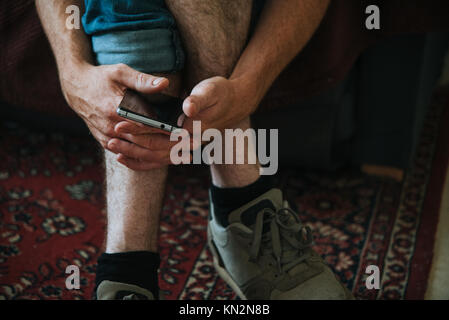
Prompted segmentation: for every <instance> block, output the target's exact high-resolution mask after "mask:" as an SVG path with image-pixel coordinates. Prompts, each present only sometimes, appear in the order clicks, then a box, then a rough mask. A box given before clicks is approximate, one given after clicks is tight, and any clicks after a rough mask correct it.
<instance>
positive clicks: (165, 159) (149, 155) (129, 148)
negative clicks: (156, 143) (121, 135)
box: [107, 139, 170, 164]
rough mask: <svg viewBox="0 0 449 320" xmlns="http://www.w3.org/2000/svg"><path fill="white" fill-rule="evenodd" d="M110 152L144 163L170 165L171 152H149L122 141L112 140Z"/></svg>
mask: <svg viewBox="0 0 449 320" xmlns="http://www.w3.org/2000/svg"><path fill="white" fill-rule="evenodd" d="M107 147H108V150H110V151H112V152H114V153H116V154H118V153H121V154H123V155H124V156H126V157H129V158H133V159H139V160H142V161H151V162H160V163H167V164H168V163H170V150H169V149H167V150H155V151H154V150H149V149H146V148H142V147H140V146H138V145H136V144H134V143H131V142H127V141H124V140H120V139H111V140H110V141H109V142H108V144H107Z"/></svg>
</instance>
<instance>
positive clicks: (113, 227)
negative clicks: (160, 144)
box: [105, 151, 167, 253]
mask: <svg viewBox="0 0 449 320" xmlns="http://www.w3.org/2000/svg"><path fill="white" fill-rule="evenodd" d="M105 163H106V177H107V179H106V180H107V183H106V188H107V213H108V230H107V240H106V252H107V253H117V252H126V251H152V252H157V249H158V247H157V239H158V238H157V236H158V230H159V214H160V212H161V207H162V201H163V198H164V191H165V180H166V177H167V168H163V169H157V170H151V171H148V172H141V171H132V170H130V169H128V168H126V167H125V166H123V165H121V164H120V163H118V162H117V160H116V155H115V154H113V153H111V152H109V151H106V152H105Z"/></svg>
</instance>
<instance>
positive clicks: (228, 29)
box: [166, 0, 259, 187]
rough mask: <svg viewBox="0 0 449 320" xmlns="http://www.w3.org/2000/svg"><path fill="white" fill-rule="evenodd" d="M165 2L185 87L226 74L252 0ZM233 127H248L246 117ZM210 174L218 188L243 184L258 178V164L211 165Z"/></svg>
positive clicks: (244, 34) (246, 24)
mask: <svg viewBox="0 0 449 320" xmlns="http://www.w3.org/2000/svg"><path fill="white" fill-rule="evenodd" d="M166 3H167V6H168V7H169V8H170V10H171V12H172V14H173V16H174V17H175V19H176V22H177V25H178V28H179V30H180V33H181V37H182V39H183V42H184V46H185V48H186V51H187V62H188V64H187V68H186V71H187V72H186V75H187V86H188V89H191V88H192V87H193V86H194V85H196V84H197V83H199V82H200V81H201V80H204V79H207V78H210V77H213V76H223V77H228V76H229V75H230V73H231V72H232V70H233V68H234V66H235V64H236V62H237V60H238V59H239V57H240V54H241V52H242V50H243V48H244V46H245V44H246V41H247V37H248V30H249V24H250V18H251V10H252V0H229V1H223V0H210V1H203V0H166ZM235 128H240V129H242V130H246V129H248V128H250V120H249V118H248V119H245V120H244V121H242V122H241V123H238V124H236V125H235ZM234 151H236V150H234ZM234 153H235V152H234ZM211 173H212V182H213V183H214V185H216V186H218V187H243V186H246V185H249V184H251V183H253V182H254V181H256V180H257V179H258V178H259V164H253V165H251V164H243V165H212V166H211Z"/></svg>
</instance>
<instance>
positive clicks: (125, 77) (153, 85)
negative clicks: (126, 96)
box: [114, 64, 169, 94]
mask: <svg viewBox="0 0 449 320" xmlns="http://www.w3.org/2000/svg"><path fill="white" fill-rule="evenodd" d="M115 67H116V69H114V71H115V72H114V80H115V81H117V82H119V83H121V84H122V85H124V86H125V87H127V88H130V89H133V90H135V91H139V92H141V93H148V94H151V93H157V92H160V91H162V90H164V89H165V88H167V87H168V85H169V81H168V79H167V78H163V77H155V76H152V75H150V74H146V73H142V72H139V71H137V70H134V69H133V68H131V67H129V66H127V65H125V64H119V65H116V66H115Z"/></svg>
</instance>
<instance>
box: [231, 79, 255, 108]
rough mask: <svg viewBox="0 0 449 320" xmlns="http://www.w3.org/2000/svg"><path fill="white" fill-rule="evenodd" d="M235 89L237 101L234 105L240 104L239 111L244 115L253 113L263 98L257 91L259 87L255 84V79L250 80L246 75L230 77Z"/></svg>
mask: <svg viewBox="0 0 449 320" xmlns="http://www.w3.org/2000/svg"><path fill="white" fill-rule="evenodd" d="M229 81H230V82H231V84H232V87H233V89H234V98H235V100H236V102H237V103H235V104H234V105H238V106H240V108H239V110H236V111H239V112H241V113H242V116H243V117H247V116H250V115H251V114H253V113H254V112H255V111H256V110H257V107H258V104H259V102H260V100H261V98H259V94H258V92H257V87H256V86H255V85H254V81H250V80H249V79H247V78H245V77H236V78H233V77H232V76H231V78H230V79H229Z"/></svg>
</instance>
